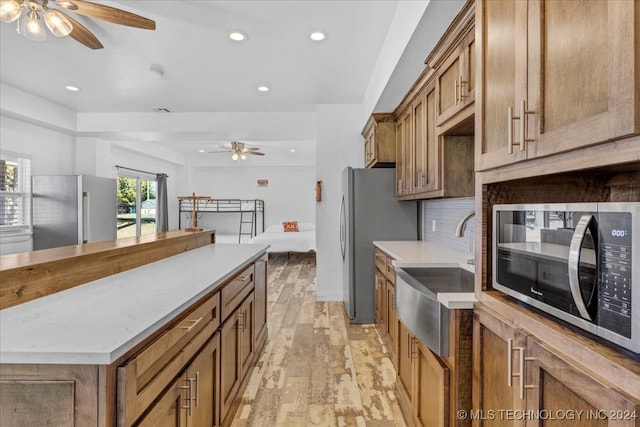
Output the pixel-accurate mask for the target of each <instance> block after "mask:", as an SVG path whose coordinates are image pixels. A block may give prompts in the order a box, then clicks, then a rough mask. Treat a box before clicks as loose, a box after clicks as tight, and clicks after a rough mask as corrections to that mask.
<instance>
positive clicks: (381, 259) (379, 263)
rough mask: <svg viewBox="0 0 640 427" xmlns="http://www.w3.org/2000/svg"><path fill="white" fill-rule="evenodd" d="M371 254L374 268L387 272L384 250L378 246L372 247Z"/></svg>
mask: <svg viewBox="0 0 640 427" xmlns="http://www.w3.org/2000/svg"><path fill="white" fill-rule="evenodd" d="M373 254H374V257H375V263H376V268H377V269H378V270H380V271H382V272H383V273H385V274H386V272H387V256H386V255H385V253H384V252H382V251H381V250H380V249H378V248H374V249H373Z"/></svg>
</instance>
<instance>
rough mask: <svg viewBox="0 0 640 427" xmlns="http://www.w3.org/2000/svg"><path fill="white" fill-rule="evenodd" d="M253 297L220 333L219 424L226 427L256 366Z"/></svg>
mask: <svg viewBox="0 0 640 427" xmlns="http://www.w3.org/2000/svg"><path fill="white" fill-rule="evenodd" d="M253 304H254V300H253V293H251V294H250V295H249V297H247V299H245V300H244V302H243V303H242V304H241V305H240V306H239V307H238V308H237V309H236V311H235V312H234V313H233V314H231V315H230V316H229V318H228V319H227V321H226V322H225V323H224V324H223V325H222V328H221V329H220V336H221V339H222V342H223V343H224V345H223V346H222V353H221V358H220V366H221V368H222V369H221V376H220V424H221V425H224V424H226V422H225V421H226V419H227V417H228V415H230V409H231V408H232V407H233V406H234V404H235V401H236V397H237V395H238V390H239V388H240V385H241V383H242V380H243V378H244V376H245V375H246V373H247V372H248V371H249V368H250V367H251V364H252V362H253V355H254V352H253V348H254V343H253V314H252V313H253Z"/></svg>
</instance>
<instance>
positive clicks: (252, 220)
mask: <svg viewBox="0 0 640 427" xmlns="http://www.w3.org/2000/svg"><path fill="white" fill-rule="evenodd" d="M221 213H228V214H233V213H237V214H239V223H238V224H239V225H238V243H241V242H242V237H243V236H247V238H248V239H251V238H253V237H255V236H256V235H257V234H258V233H262V232H264V200H260V199H207V200H196V201H195V214H196V219H197V222H199V223H200V222H202V219H203V218H204V217H205V216H208V215H215V214H221ZM193 215H194V201H193V200H187V199H184V200H178V228H182V221H183V220H186V222H187V223H190V222H191V221H192V219H193ZM218 236H219V234H218V233H217V232H216V241H219V239H218Z"/></svg>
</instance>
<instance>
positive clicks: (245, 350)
mask: <svg viewBox="0 0 640 427" xmlns="http://www.w3.org/2000/svg"><path fill="white" fill-rule="evenodd" d="M253 296H254V294H253V293H251V294H250V295H249V297H248V298H247V299H246V300H244V302H243V303H242V305H241V306H240V307H239V308H238V310H237V313H238V315H239V316H241V322H242V324H241V328H240V331H239V335H240V372H241V374H240V378H241V379H242V378H244V376H245V374H246V373H247V371H249V368H251V363H252V362H253V357H254V355H255V351H254V349H255V341H254V335H253V331H254V329H255V317H254V298H253Z"/></svg>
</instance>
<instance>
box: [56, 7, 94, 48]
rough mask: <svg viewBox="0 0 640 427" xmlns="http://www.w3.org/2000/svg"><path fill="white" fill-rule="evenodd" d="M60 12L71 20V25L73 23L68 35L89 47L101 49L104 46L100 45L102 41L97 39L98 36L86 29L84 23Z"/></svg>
mask: <svg viewBox="0 0 640 427" xmlns="http://www.w3.org/2000/svg"><path fill="white" fill-rule="evenodd" d="M58 12H60V11H58ZM60 13H61V14H63V15H64V16H65V17H66V18H67V19H68V20H69V22H71V25H73V30H71V33H70V34H69V36H70V37H72V38H74V39H75V40H76V41H78V42H80V43H82V44H83V45H85V46H87V47H89V48H91V49H102V48H103V47H104V46H102V43H100V40H98V38H97V37H96V36H94V35H93V34H92V33H91V31H89V30H87V28H86V27H85V26H84V25H82V24H81V23H79V22H78V21H76V20H75V19H73V18H72V17H70V16H69V15H67V14H66V13H62V12H60Z"/></svg>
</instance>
